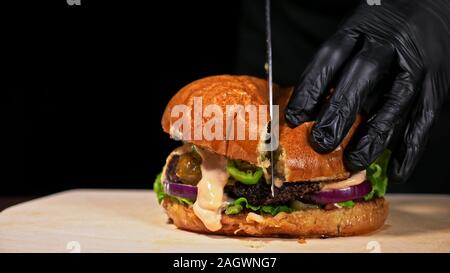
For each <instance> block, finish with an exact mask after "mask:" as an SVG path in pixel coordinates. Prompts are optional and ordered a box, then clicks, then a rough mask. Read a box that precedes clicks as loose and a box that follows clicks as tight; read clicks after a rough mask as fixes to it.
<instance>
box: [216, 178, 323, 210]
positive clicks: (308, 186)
mask: <svg viewBox="0 0 450 273" xmlns="http://www.w3.org/2000/svg"><path fill="white" fill-rule="evenodd" d="M274 190H275V192H274V193H275V194H274V195H275V196H272V191H271V190H270V185H269V184H267V183H266V181H265V180H264V179H261V181H259V182H258V183H257V184H255V185H245V184H242V183H240V182H235V183H234V184H233V185H227V186H226V187H225V192H226V193H227V194H228V195H229V196H230V197H233V198H239V197H245V198H247V201H248V202H249V203H250V204H252V205H256V206H259V205H280V204H284V203H287V202H289V201H291V200H296V199H301V198H302V197H303V196H304V195H305V194H308V193H312V192H316V191H319V190H320V183H318V182H306V183H284V184H283V186H281V187H280V188H278V187H275V188H274Z"/></svg>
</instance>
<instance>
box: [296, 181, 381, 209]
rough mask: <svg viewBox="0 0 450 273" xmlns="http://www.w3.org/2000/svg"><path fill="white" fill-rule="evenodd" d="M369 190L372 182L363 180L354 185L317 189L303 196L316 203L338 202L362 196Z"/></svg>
mask: <svg viewBox="0 0 450 273" xmlns="http://www.w3.org/2000/svg"><path fill="white" fill-rule="evenodd" d="M371 190H372V184H371V183H370V181H368V180H365V181H364V182H362V183H361V184H358V185H355V186H350V187H347V188H344V189H338V190H327V191H318V192H314V193H311V194H308V195H305V196H304V198H305V199H306V200H309V201H312V202H314V203H316V204H330V203H339V202H344V201H349V200H355V199H360V198H363V197H364V196H365V195H367V194H368V193H369V192H370V191H371Z"/></svg>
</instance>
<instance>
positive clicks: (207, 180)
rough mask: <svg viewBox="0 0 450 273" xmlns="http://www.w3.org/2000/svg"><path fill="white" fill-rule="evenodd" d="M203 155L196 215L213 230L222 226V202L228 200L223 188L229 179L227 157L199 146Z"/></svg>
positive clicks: (199, 150)
mask: <svg viewBox="0 0 450 273" xmlns="http://www.w3.org/2000/svg"><path fill="white" fill-rule="evenodd" d="M197 151H198V153H199V154H200V156H201V157H202V165H201V170H202V179H201V180H200V181H199V182H198V184H197V190H198V193H197V200H196V201H195V203H194V205H193V209H194V213H195V215H196V216H197V217H198V218H200V220H201V221H202V222H203V224H204V225H205V227H206V228H207V229H209V230H211V231H217V230H219V229H221V228H222V223H221V219H222V210H221V207H222V203H223V202H224V201H226V196H224V194H223V188H224V187H225V184H227V181H228V172H227V170H226V165H227V159H226V158H225V157H223V156H220V155H217V154H215V153H213V152H210V151H208V150H204V149H199V148H197Z"/></svg>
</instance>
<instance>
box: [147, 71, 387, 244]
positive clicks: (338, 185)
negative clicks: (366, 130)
mask: <svg viewBox="0 0 450 273" xmlns="http://www.w3.org/2000/svg"><path fill="white" fill-rule="evenodd" d="M267 90H268V84H267V81H266V80H263V79H259V78H255V77H250V76H231V75H221V76H211V77H206V78H203V79H200V80H197V81H194V82H192V83H190V84H188V85H187V86H185V87H183V88H182V89H181V90H180V91H179V92H177V93H176V94H175V96H173V98H172V99H171V100H170V102H169V103H168V104H167V106H166V109H165V111H164V114H163V117H162V128H163V130H164V131H165V132H167V133H169V134H170V136H171V137H172V138H174V139H176V140H180V141H182V144H181V145H180V147H178V148H176V149H175V150H174V151H173V152H171V153H170V154H169V156H168V157H167V159H166V164H165V166H164V167H163V170H162V172H161V174H159V175H158V176H157V178H156V181H155V183H154V191H155V193H156V195H157V199H158V201H159V203H160V204H161V206H162V207H163V208H164V210H165V212H166V214H167V216H168V218H169V220H170V222H171V223H173V224H174V225H175V226H176V227H178V228H180V229H183V230H188V231H193V232H200V233H208V234H223V235H240V236H261V237H297V238H311V237H322V238H324V237H336V236H351V235H358V234H364V233H369V232H373V231H375V230H377V229H379V228H380V227H382V226H383V224H384V222H385V220H386V217H387V215H388V203H387V202H386V200H385V199H384V198H383V196H384V194H385V192H386V186H387V176H386V167H387V163H388V160H389V156H390V154H389V151H385V152H384V153H383V154H382V155H381V156H380V157H379V158H378V159H377V160H376V161H375V162H373V163H372V164H371V165H370V166H369V168H368V169H367V170H364V171H361V172H356V173H353V172H350V171H348V170H347V169H346V168H345V166H344V163H343V152H344V150H345V147H346V146H347V144H348V143H349V141H350V140H351V137H352V135H353V134H354V133H355V131H356V130H357V128H358V125H359V123H360V120H361V118H360V117H359V116H358V117H357V118H356V120H355V122H354V124H353V126H352V128H351V129H350V131H349V133H348V135H347V136H346V137H345V138H344V140H343V141H342V143H341V144H340V145H339V146H338V147H337V148H336V149H335V150H334V151H332V152H331V153H327V154H321V153H318V152H316V151H315V150H314V149H313V148H312V147H311V146H310V144H309V141H308V135H309V131H310V129H311V126H312V125H313V122H306V123H303V124H301V125H300V126H297V127H295V128H290V127H289V126H288V124H287V123H286V121H285V120H284V118H283V117H282V115H280V118H279V126H278V132H279V133H278V138H279V139H278V145H277V149H276V150H275V151H274V152H273V153H270V152H268V151H267V150H266V149H263V147H264V144H266V143H267V132H268V130H270V126H271V124H270V118H269V117H268V116H267V115H262V114H261V113H259V115H258V121H257V123H258V124H259V125H261V126H259V127H258V126H254V124H252V122H247V123H245V122H244V121H251V118H252V117H251V114H250V113H247V112H245V113H244V115H236V113H234V115H231V117H230V115H225V114H223V113H226V114H228V113H229V112H230V111H229V107H230V106H237V105H239V106H243V107H244V108H241V109H247V108H251V107H253V108H251V109H255V108H256V109H259V110H261V111H262V112H264V111H265V112H267V111H268V107H269V106H268V105H269V99H268V92H267ZM273 91H274V96H273V100H274V104H276V105H278V107H279V108H278V109H279V112H280V113H282V112H283V111H284V108H285V107H286V105H287V102H288V99H289V97H290V95H291V93H292V88H280V87H279V86H277V85H275V86H274V90H273ZM199 99H201V101H200V103H199ZM180 106H181V108H180ZM210 106H213V107H210ZM247 106H249V107H247ZM180 109H184V110H185V111H184V112H182V111H180ZM208 109H209V110H208ZM211 109H213V110H214V111H211ZM221 112H222V114H220V113H221ZM181 113H183V115H182V114H181ZM181 116H183V118H184V121H182V122H181V121H180V119H181V118H180V117H181ZM254 116H255V115H253V118H254ZM213 119H214V121H212V120H213ZM239 122H241V124H240V125H239ZM253 123H254V122H253ZM180 124H182V126H179V125H180ZM242 124H244V125H243V126H242ZM225 125H232V126H229V127H230V128H231V129H230V128H229V127H228V126H225ZM224 126H225V127H226V129H223V128H221V127H224ZM239 126H240V127H239ZM214 127H216V128H214ZM239 128H241V129H243V130H244V134H241V137H237V136H239V132H238V129H239ZM255 128H256V129H255ZM208 130H209V131H210V132H212V134H213V136H214V137H211V136H205V135H202V134H201V133H202V132H203V133H204V132H205V131H208ZM255 132H256V134H255ZM252 133H253V136H254V137H253V138H251V137H249V135H251V134H252ZM221 135H224V136H225V137H220V136H221ZM230 135H231V136H234V138H233V137H230ZM242 135H244V136H245V137H242ZM271 155H273V156H271ZM272 170H273V171H272ZM272 184H273V186H272Z"/></svg>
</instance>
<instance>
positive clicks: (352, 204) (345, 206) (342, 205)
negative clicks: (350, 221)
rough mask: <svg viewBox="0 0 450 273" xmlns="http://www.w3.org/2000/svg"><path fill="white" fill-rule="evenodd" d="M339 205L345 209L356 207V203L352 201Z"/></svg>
mask: <svg viewBox="0 0 450 273" xmlns="http://www.w3.org/2000/svg"><path fill="white" fill-rule="evenodd" d="M337 204H338V205H339V206H341V207H343V208H353V207H354V206H355V202H353V201H352V200H349V201H345V202H339V203H337Z"/></svg>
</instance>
